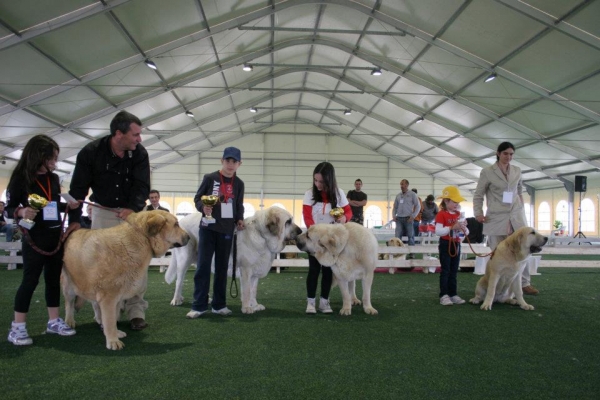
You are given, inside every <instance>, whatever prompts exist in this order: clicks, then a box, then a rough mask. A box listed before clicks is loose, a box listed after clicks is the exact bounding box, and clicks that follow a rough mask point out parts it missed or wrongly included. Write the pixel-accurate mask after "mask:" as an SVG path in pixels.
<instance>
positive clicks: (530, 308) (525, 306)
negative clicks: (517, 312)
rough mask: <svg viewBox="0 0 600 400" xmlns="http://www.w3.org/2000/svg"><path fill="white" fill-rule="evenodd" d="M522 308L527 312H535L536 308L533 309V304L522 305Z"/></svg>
mask: <svg viewBox="0 0 600 400" xmlns="http://www.w3.org/2000/svg"><path fill="white" fill-rule="evenodd" d="M521 308H522V309H523V310H525V311H533V310H535V308H533V306H532V305H531V304H527V303H525V304H521Z"/></svg>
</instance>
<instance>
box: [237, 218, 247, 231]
mask: <svg viewBox="0 0 600 400" xmlns="http://www.w3.org/2000/svg"><path fill="white" fill-rule="evenodd" d="M245 227H246V226H245V225H244V220H243V219H240V220H239V221H238V222H237V229H238V231H243V230H244V228H245Z"/></svg>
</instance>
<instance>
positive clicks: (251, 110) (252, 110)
mask: <svg viewBox="0 0 600 400" xmlns="http://www.w3.org/2000/svg"><path fill="white" fill-rule="evenodd" d="M250 112H251V113H255V112H258V110H257V108H256V107H250Z"/></svg>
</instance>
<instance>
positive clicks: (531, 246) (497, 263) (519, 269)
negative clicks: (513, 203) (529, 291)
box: [469, 227, 548, 310]
mask: <svg viewBox="0 0 600 400" xmlns="http://www.w3.org/2000/svg"><path fill="white" fill-rule="evenodd" d="M547 241H548V238H547V237H546V236H543V235H541V234H539V233H538V232H536V231H535V230H534V229H533V228H529V227H523V228H521V229H518V230H516V231H515V232H514V233H513V234H512V235H510V236H509V237H507V238H506V239H504V240H503V241H502V242H500V244H499V245H498V247H496V250H495V251H494V254H493V256H492V258H491V259H490V261H488V263H487V265H486V267H485V275H484V276H482V277H481V279H479V282H477V286H476V287H475V297H473V298H472V299H471V300H469V302H471V303H472V304H479V303H480V302H481V301H482V300H483V304H482V305H481V309H482V310H491V309H492V304H493V303H508V304H512V305H516V304H518V305H519V306H520V307H521V308H522V309H523V310H533V309H534V308H533V306H532V305H530V304H527V303H526V302H525V299H524V298H523V288H522V287H521V274H522V273H523V268H527V265H526V263H525V260H527V258H529V256H530V255H531V254H533V253H539V252H540V251H542V246H544V245H545V244H546V242H547Z"/></svg>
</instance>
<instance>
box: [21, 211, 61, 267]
mask: <svg viewBox="0 0 600 400" xmlns="http://www.w3.org/2000/svg"><path fill="white" fill-rule="evenodd" d="M22 208H25V207H17V209H16V210H15V214H14V218H15V220H17V221H18V220H19V211H20V210H21V209H22ZM68 212H69V204H68V203H67V208H66V209H65V212H64V214H63V218H62V221H61V223H60V232H61V236H62V234H63V233H64V229H65V221H66V219H67V214H68ZM17 226H18V227H19V229H20V231H21V233H22V234H23V237H24V238H25V240H27V243H28V244H29V245H30V246H31V248H32V249H33V250H35V251H36V252H38V253H40V254H41V255H43V256H53V255H55V254H56V253H58V251H59V250H60V248H61V247H62V245H63V240H62V238H61V239H59V241H58V245H56V248H55V249H54V250H52V251H46V250H42V249H40V248H39V247H37V245H36V244H35V243H34V242H33V239H32V238H31V236H29V229H27V228H25V227H23V226H21V225H18V224H17Z"/></svg>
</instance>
